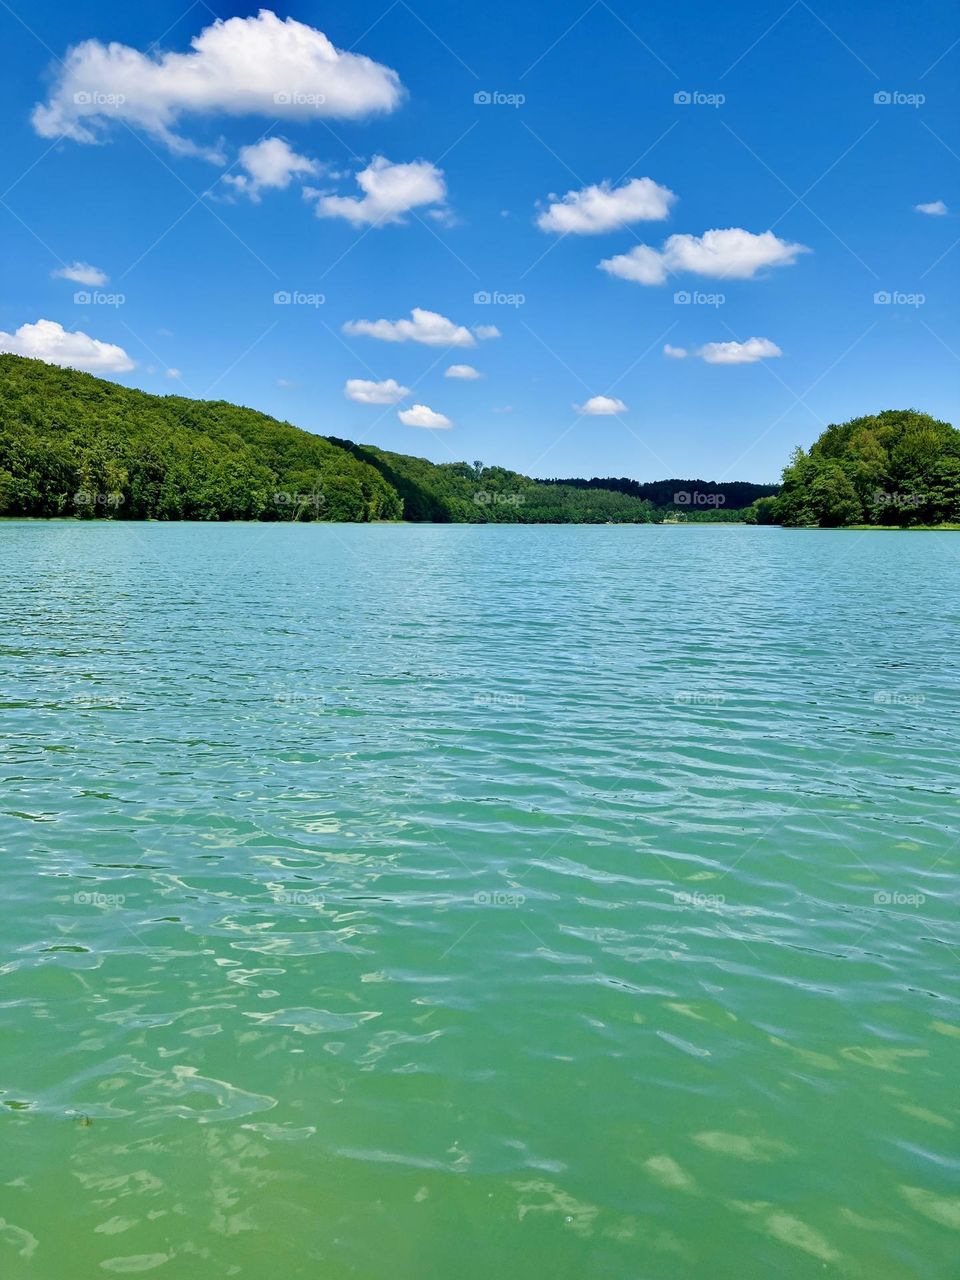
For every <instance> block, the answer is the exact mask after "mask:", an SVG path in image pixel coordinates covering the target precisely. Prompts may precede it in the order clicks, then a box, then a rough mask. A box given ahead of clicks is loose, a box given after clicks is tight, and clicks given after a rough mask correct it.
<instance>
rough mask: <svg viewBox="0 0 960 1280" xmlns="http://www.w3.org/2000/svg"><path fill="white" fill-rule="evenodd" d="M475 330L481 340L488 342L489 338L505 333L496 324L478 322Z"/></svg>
mask: <svg viewBox="0 0 960 1280" xmlns="http://www.w3.org/2000/svg"><path fill="white" fill-rule="evenodd" d="M473 332H474V333H475V334H476V335H477V337H478V338H479V339H480V341H481V342H486V341H487V340H488V339H489V338H502V337H503V334H502V333H501V332H500V330H499V329H498V328H497V326H496V325H495V324H478V325H474V328H473Z"/></svg>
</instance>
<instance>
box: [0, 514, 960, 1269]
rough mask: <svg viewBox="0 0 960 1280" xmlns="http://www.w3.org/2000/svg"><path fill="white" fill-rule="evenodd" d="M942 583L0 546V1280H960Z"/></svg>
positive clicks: (865, 573) (815, 553)
mask: <svg viewBox="0 0 960 1280" xmlns="http://www.w3.org/2000/svg"><path fill="white" fill-rule="evenodd" d="M958 566H960V538H957V537H956V536H950V535H939V534H933V533H917V534H902V535H897V534H885V533H860V534H857V533H835V534H834V533H816V532H803V531H796V532H790V531H780V530H774V529H750V528H736V527H713V528H708V527H704V528H697V527H693V526H688V527H685V528H683V527H681V528H658V527H639V528H634V527H606V526H605V527H596V528H594V527H587V528H584V527H556V528H542V527H529V528H516V527H515V528H510V527H504V526H501V527H487V528H483V527H465V526H447V527H429V526H421V527H417V526H390V527H356V526H329V525H327V526H325V525H308V526H290V525H283V526H255V525H222V526H199V525H166V526H165V525H126V524H123V523H109V524H107V523H104V524H93V523H89V524H74V523H66V522H64V523H42V522H6V523H4V524H3V525H2V526H0V614H2V624H3V648H2V651H0V691H2V721H3V729H4V742H3V767H2V777H3V792H2V796H3V798H2V817H0V866H2V872H3V893H2V896H0V936H2V939H3V951H2V955H0V1103H2V1104H4V1105H2V1106H0V1164H2V1174H0V1219H2V1220H3V1222H2V1225H0V1274H2V1276H3V1277H4V1280H21V1278H29V1280H64V1278H65V1277H69V1278H70V1280H85V1278H86V1277H95V1276H99V1275H101V1274H104V1273H106V1274H111V1273H118V1274H128V1273H139V1272H154V1273H156V1274H157V1275H158V1276H170V1277H176V1278H177V1280H184V1278H186V1280H192V1277H198V1278H201V1277H202V1278H204V1280H206V1278H208V1277H220V1276H224V1277H226V1276H239V1277H250V1278H251V1280H264V1278H267V1277H269V1278H272V1277H311V1278H312V1277H330V1278H331V1280H340V1278H341V1277H357V1278H361V1280H432V1278H433V1277H436V1278H437V1280H450V1278H452V1277H456V1278H457V1280H490V1278H491V1277H500V1276H503V1277H510V1278H511V1280H512V1278H513V1277H535V1278H539V1277H558V1276H562V1277H570V1278H571V1280H574V1278H575V1280H584V1278H589V1280H693V1278H696V1280H742V1278H743V1277H748V1278H750V1280H752V1278H754V1277H755V1278H757V1280H769V1278H770V1277H789V1278H790V1280H793V1278H802V1277H808V1276H810V1277H813V1276H817V1277H822V1276H843V1277H848V1276H849V1277H863V1278H864V1280H867V1278H869V1280H948V1278H949V1277H952V1276H954V1275H956V1266H957V1256H958V1252H960V1250H958V1244H960V1185H958V1184H960V1160H958V1143H957V1136H958V1130H957V1123H958V1119H957V1111H956V1102H957V1064H958V1057H960V1006H958V995H960V992H958V983H957V971H958V959H960V945H958V944H960V931H958V927H957V911H956V908H957V879H956V873H957V847H958V840H960V831H958V808H957V800H956V797H957V789H958V783H957V780H958V773H957V755H958V752H957V708H958V692H960V681H958V676H957V667H956V653H957V638H958V623H960V590H958V576H960V574H958Z"/></svg>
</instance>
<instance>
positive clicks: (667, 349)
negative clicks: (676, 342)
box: [663, 342, 687, 360]
mask: <svg viewBox="0 0 960 1280" xmlns="http://www.w3.org/2000/svg"><path fill="white" fill-rule="evenodd" d="M663 354H664V355H665V356H669V357H670V359H671V360H684V359H685V358H686V356H687V348H686V347H672V346H671V345H670V343H669V342H667V343H665V344H664V348H663Z"/></svg>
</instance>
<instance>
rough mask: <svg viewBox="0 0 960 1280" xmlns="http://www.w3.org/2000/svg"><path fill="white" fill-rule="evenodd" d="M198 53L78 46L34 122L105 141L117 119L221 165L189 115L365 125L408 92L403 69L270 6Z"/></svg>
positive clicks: (213, 28) (91, 43)
mask: <svg viewBox="0 0 960 1280" xmlns="http://www.w3.org/2000/svg"><path fill="white" fill-rule="evenodd" d="M190 46H191V49H190V52H189V53H153V52H149V53H141V52H140V51H139V50H137V49H133V48H131V47H130V46H129V45H124V44H119V43H111V44H103V43H101V41H99V40H84V41H83V42H82V43H81V44H78V45H75V46H74V47H73V48H71V49H69V50H68V52H67V54H66V57H65V58H64V60H63V63H62V64H61V67H60V70H59V72H58V74H57V77H56V80H55V82H54V86H53V90H52V92H51V94H50V97H49V99H48V100H47V102H46V103H38V104H37V106H36V107H35V108H34V110H33V115H32V117H31V119H32V121H33V127H34V129H35V130H36V131H37V133H39V134H40V135H41V137H44V138H56V137H60V136H61V135H65V136H66V137H68V138H72V139H74V140H75V141H76V142H99V141H101V140H102V139H103V136H104V131H105V129H106V128H107V127H108V125H109V122H110V121H123V122H125V123H126V124H128V125H130V126H132V127H133V128H138V129H143V130H144V131H145V132H147V133H150V134H152V135H153V136H154V137H156V138H159V139H161V140H162V141H163V142H164V143H165V144H166V145H167V146H169V147H170V148H171V150H173V151H176V152H180V153H182V154H194V155H197V154H200V155H206V156H207V157H208V158H210V159H213V158H214V157H216V156H217V155H218V154H219V153H218V151H217V150H215V149H213V150H211V149H207V150H206V151H205V150H204V149H202V148H200V147H198V146H196V145H195V144H194V143H192V142H190V141H189V140H188V139H186V138H184V137H182V136H181V135H179V134H178V133H177V132H176V126H177V125H178V123H179V121H180V119H181V117H183V116H186V115H199V114H207V115H211V114H221V115H230V116H244V115H257V116H267V117H269V118H270V119H278V118H280V119H306V118H309V117H316V116H329V117H335V116H340V117H345V118H347V119H357V118H359V117H362V116H366V115H369V114H371V113H373V112H380V111H392V110H393V108H394V107H396V106H397V104H398V102H399V101H400V98H401V95H402V92H403V90H402V87H401V84H400V79H399V77H398V76H397V73H396V72H395V71H392V70H391V69H390V68H389V67H385V66H381V65H380V64H379V63H377V62H374V61H373V60H372V59H370V58H367V57H364V56H362V55H361V54H356V53H346V52H344V51H343V50H340V49H337V48H335V47H334V45H333V44H332V43H331V42H330V40H328V39H327V37H326V36H325V35H324V34H323V32H322V31H318V30H316V28H314V27H310V26H307V25H306V24H305V23H302V22H297V21H296V20H295V19H293V18H287V19H286V20H284V21H281V19H280V18H278V17H277V15H276V14H275V13H272V12H271V11H270V10H269V9H261V10H260V12H259V14H258V15H257V16H256V17H255V18H252V17H251V18H229V19H228V20H227V21H226V22H222V21H219V20H218V21H216V22H214V23H212V24H211V25H210V26H208V27H205V28H204V29H203V30H202V31H201V32H200V34H199V35H198V36H194V38H193V39H192V40H191V42H190Z"/></svg>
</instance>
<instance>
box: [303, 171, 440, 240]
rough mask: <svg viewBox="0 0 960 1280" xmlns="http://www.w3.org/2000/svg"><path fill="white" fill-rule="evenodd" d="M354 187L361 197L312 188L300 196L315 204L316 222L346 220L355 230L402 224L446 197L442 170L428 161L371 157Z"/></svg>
mask: <svg viewBox="0 0 960 1280" xmlns="http://www.w3.org/2000/svg"><path fill="white" fill-rule="evenodd" d="M357 185H358V186H359V188H360V190H361V191H362V192H363V196H362V197H358V196H331V195H324V194H323V193H322V192H320V191H315V190H314V189H313V188H312V187H308V188H307V189H306V190H305V191H304V195H306V196H308V197H310V198H312V199H315V200H316V202H317V203H316V212H317V217H318V218H346V219H347V221H348V222H352V223H353V224H354V226H357V227H360V226H385V225H386V224H387V223H388V222H403V220H404V218H403V215H404V214H405V213H409V212H410V210H411V209H416V208H418V207H419V206H420V205H425V204H438V203H442V202H443V201H444V200H445V199H446V197H447V186H446V183H445V182H444V180H443V172H442V170H440V169H438V168H436V166H435V165H432V164H430V162H429V161H428V160H414V161H413V162H412V163H410V164H392V163H391V162H390V161H389V160H387V159H386V158H385V157H384V156H374V158H373V160H372V161H371V163H370V164H369V165H368V166H367V168H366V169H362V170H361V171H360V173H358V174H357Z"/></svg>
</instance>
